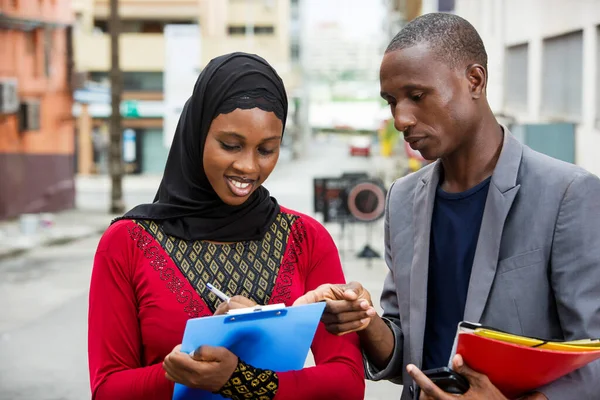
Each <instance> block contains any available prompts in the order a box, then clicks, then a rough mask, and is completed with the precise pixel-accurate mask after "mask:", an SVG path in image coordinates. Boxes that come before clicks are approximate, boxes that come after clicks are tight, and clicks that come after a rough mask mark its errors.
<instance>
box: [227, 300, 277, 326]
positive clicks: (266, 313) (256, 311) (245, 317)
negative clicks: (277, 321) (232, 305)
mask: <svg viewBox="0 0 600 400" xmlns="http://www.w3.org/2000/svg"><path fill="white" fill-rule="evenodd" d="M286 314H287V309H286V307H285V304H283V303H282V304H269V305H266V306H260V305H258V306H254V307H246V308H238V309H235V310H229V312H228V313H227V314H226V318H225V320H224V321H223V322H225V323H231V322H242V321H252V320H258V319H264V318H273V317H282V316H284V315H286Z"/></svg>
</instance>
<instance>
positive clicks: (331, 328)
mask: <svg viewBox="0 0 600 400" xmlns="http://www.w3.org/2000/svg"><path fill="white" fill-rule="evenodd" d="M319 301H326V302H327V305H326V307H325V312H324V313H323V317H322V318H321V321H322V322H323V324H324V325H325V328H326V329H327V331H328V332H330V333H333V334H334V335H344V334H346V333H350V332H356V331H361V330H363V329H365V328H366V327H367V326H369V323H370V322H371V319H372V318H373V317H374V316H376V315H377V312H376V311H375V308H374V307H373V302H372V301H371V294H370V293H369V292H368V291H367V289H365V288H364V287H363V286H362V285H361V284H360V283H358V282H350V283H348V284H341V285H339V284H338V285H333V284H325V285H321V286H319V287H318V288H316V289H315V290H311V291H309V292H307V293H306V294H304V296H301V297H299V298H298V299H297V300H296V301H295V302H294V305H300V304H309V303H316V302H319Z"/></svg>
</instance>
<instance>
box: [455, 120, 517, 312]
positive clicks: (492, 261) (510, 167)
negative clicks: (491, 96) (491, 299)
mask: <svg viewBox="0 0 600 400" xmlns="http://www.w3.org/2000/svg"><path fill="white" fill-rule="evenodd" d="M503 128H504V144H503V147H502V152H501V153H500V157H499V159H498V164H497V165H496V168H495V169H494V173H493V174H492V180H491V182H490V188H489V192H488V196H487V200H486V203H485V210H484V212H483V218H482V220H481V229H480V231H479V238H478V242H477V249H476V250H475V257H474V259H473V269H472V271H471V278H470V280H469V291H468V294H467V302H466V305H465V313H464V320H465V321H469V322H479V321H480V320H481V316H482V315H483V311H484V309H485V305H486V302H487V299H488V296H489V294H490V290H491V288H492V283H493V281H494V277H495V275H496V267H497V265H498V255H499V252H500V243H501V240H502V231H503V229H504V222H505V220H506V216H507V215H508V212H509V210H510V208H511V206H512V203H513V201H514V199H515V197H516V195H517V192H518V191H519V187H520V186H519V185H517V184H516V181H517V174H518V172H519V166H520V164H521V156H522V154H523V146H522V145H521V144H520V143H519V142H518V141H517V140H516V139H515V138H514V137H513V136H512V135H511V134H510V132H509V131H508V129H506V128H505V127H503Z"/></svg>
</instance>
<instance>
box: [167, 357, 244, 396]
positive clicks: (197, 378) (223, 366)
mask: <svg viewBox="0 0 600 400" xmlns="http://www.w3.org/2000/svg"><path fill="white" fill-rule="evenodd" d="M237 364H238V358H237V356H236V355H235V354H233V353H232V352H230V351H229V350H227V349H226V348H225V347H211V346H201V347H199V348H198V349H196V351H194V353H193V354H191V355H190V354H187V353H182V352H181V345H178V346H176V347H175V348H174V349H173V351H171V353H169V354H168V355H167V356H166V357H165V360H164V361H163V369H164V370H165V377H166V378H167V379H168V380H170V381H173V382H176V383H180V384H182V385H185V386H187V387H189V388H194V389H202V390H207V391H209V392H216V391H218V390H219V389H221V388H222V387H223V385H225V384H226V383H227V381H228V380H229V378H230V377H231V375H232V374H233V372H234V371H235V369H236V367H237Z"/></svg>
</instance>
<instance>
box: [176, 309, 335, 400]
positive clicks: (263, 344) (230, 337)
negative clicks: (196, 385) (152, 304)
mask: <svg viewBox="0 0 600 400" xmlns="http://www.w3.org/2000/svg"><path fill="white" fill-rule="evenodd" d="M324 309H325V303H324V302H320V303H314V304H306V305H300V306H292V307H287V308H286V307H285V306H284V305H283V304H275V305H269V306H257V307H253V308H245V309H239V310H232V311H231V312H230V313H229V314H226V315H218V316H211V317H202V318H194V319H190V320H188V321H187V324H186V327H185V332H184V334H183V341H182V343H181V351H182V352H186V353H190V352H192V351H194V350H196V349H197V348H198V347H200V346H202V345H208V346H223V347H226V348H227V349H229V350H230V351H231V352H232V353H234V354H235V355H237V356H238V357H239V358H240V359H242V360H243V361H244V362H246V363H248V364H250V365H252V366H253V367H257V368H262V369H270V370H273V371H277V372H285V371H294V370H300V369H302V368H303V367H304V363H305V361H306V357H307V356H308V350H309V349H310V345H311V344H312V341H313V338H314V336H315V332H316V330H317V326H318V324H319V321H320V320H321V315H322V314H323V311H324ZM209 399H210V400H213V399H214V400H223V397H222V396H221V395H218V394H213V393H210V392H207V391H205V390H199V389H191V388H188V387H186V386H184V385H180V384H175V390H174V392H173V400H209Z"/></svg>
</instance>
